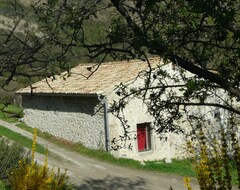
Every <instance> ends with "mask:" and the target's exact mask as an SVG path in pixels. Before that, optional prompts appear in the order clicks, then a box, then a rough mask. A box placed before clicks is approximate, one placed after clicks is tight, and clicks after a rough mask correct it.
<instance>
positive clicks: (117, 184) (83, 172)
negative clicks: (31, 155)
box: [0, 121, 199, 190]
mask: <svg viewBox="0 0 240 190" xmlns="http://www.w3.org/2000/svg"><path fill="white" fill-rule="evenodd" d="M0 125H2V126H5V127H8V128H9V129H11V130H13V131H15V132H18V133H20V134H22V135H24V136H27V137H29V138H32V134H31V133H29V132H26V131H24V130H21V129H19V128H18V127H16V126H14V125H12V124H9V123H6V122H3V121H0ZM37 142H38V143H39V144H41V145H43V146H46V145H47V146H48V149H49V151H50V152H52V153H54V154H55V156H49V165H50V166H54V168H58V167H59V168H61V169H63V170H64V169H66V168H67V170H68V172H67V174H68V175H69V177H70V181H71V182H72V183H73V184H74V186H75V188H76V189H77V190H168V189H169V187H170V185H171V186H172V187H173V189H174V190H186V187H184V183H183V177H180V176H176V175H171V174H160V173H154V172H148V171H143V170H134V169H130V168H123V167H119V166H115V165H112V164H109V163H105V162H102V161H99V160H94V159H91V158H88V157H85V156H82V155H80V154H79V153H76V152H72V151H69V150H66V149H64V148H61V147H59V146H57V145H55V144H52V143H50V142H48V141H46V140H44V139H41V138H38V139H37ZM50 155H51V154H50ZM36 159H37V161H38V162H39V163H43V160H44V155H40V154H37V155H36ZM191 184H192V187H193V190H198V189H199V188H198V185H197V183H196V180H193V181H192V183H191Z"/></svg>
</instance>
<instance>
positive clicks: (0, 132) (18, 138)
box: [0, 125, 46, 154]
mask: <svg viewBox="0 0 240 190" xmlns="http://www.w3.org/2000/svg"><path fill="white" fill-rule="evenodd" d="M0 136H4V137H6V138H8V139H10V140H12V141H15V142H17V143H19V144H21V145H22V146H24V147H26V148H28V149H31V148H32V139H29V138H27V137H25V136H22V135H20V134H18V133H15V132H14V131H12V130H10V129H8V128H6V127H3V126H1V125H0ZM36 152H38V153H40V154H45V152H46V149H45V148H44V147H43V146H41V145H39V144H36Z"/></svg>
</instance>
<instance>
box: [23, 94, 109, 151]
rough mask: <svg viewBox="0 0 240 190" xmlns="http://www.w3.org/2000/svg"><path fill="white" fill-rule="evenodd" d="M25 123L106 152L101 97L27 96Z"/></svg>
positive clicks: (25, 96) (25, 97)
mask: <svg viewBox="0 0 240 190" xmlns="http://www.w3.org/2000/svg"><path fill="white" fill-rule="evenodd" d="M22 106H23V107H24V113H25V116H24V122H25V123H26V124H27V125H29V126H32V127H36V128H39V129H40V130H42V131H44V132H48V133H50V134H52V135H54V136H57V137H61V138H64V139H67V140H70V141H72V142H77V143H78V142H79V143H81V144H83V145H84V146H86V147H89V148H93V149H105V133H104V114H103V107H102V106H101V104H100V102H99V100H98V99H97V97H69V96H41V95H32V96H31V95H23V96H22Z"/></svg>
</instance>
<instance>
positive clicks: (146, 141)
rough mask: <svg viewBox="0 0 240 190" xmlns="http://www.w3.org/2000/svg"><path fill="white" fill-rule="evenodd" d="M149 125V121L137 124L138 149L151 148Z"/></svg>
mask: <svg viewBox="0 0 240 190" xmlns="http://www.w3.org/2000/svg"><path fill="white" fill-rule="evenodd" d="M150 137H151V136H150V125H149V123H141V124H137V141H138V151H139V152H141V151H146V150H150V149H151V138H150Z"/></svg>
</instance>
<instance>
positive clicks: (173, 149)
mask: <svg viewBox="0 0 240 190" xmlns="http://www.w3.org/2000/svg"><path fill="white" fill-rule="evenodd" d="M171 68H172V66H171V65H170V64H169V65H167V66H166V69H168V71H170V72H172V74H176V73H177V71H174V70H172V69H171ZM143 84H144V81H143V80H136V81H135V82H134V83H133V84H132V85H131V88H132V87H133V88H134V87H140V86H142V85H143ZM119 98H120V97H119V96H117V95H116V94H115V92H111V93H109V94H108V102H109V103H110V104H111V102H112V101H113V100H115V101H117V100H118V99H119ZM124 116H125V118H126V119H127V121H128V124H129V125H130V128H129V129H128V132H129V135H130V137H131V140H127V141H126V142H123V141H118V142H117V143H118V144H119V145H120V146H122V145H123V144H124V143H126V147H125V148H121V149H119V150H117V151H114V150H112V154H113V155H114V156H116V157H125V158H132V159H136V160H140V161H142V160H162V159H166V160H170V159H173V158H182V157H184V155H186V150H184V149H183V147H184V146H185V144H186V142H185V138H184V137H183V136H181V135H176V134H173V133H168V134H165V135H164V137H165V138H160V135H159V134H157V133H156V131H155V130H152V131H151V149H150V150H147V151H141V152H138V144H137V139H134V136H135V137H136V135H137V124H140V123H151V124H153V121H154V118H153V117H152V116H151V115H149V114H148V112H147V107H146V105H145V104H143V101H142V100H140V99H137V98H134V99H132V100H131V101H130V102H129V103H128V104H127V105H126V107H125V109H124ZM183 125H184V124H183ZM152 127H153V128H154V127H155V126H152ZM109 128H110V140H111V139H114V138H116V139H119V135H122V134H123V127H122V126H121V123H120V121H119V119H118V118H116V117H115V116H113V115H112V114H111V113H109ZM129 145H131V147H132V149H129V148H128V146H129Z"/></svg>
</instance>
